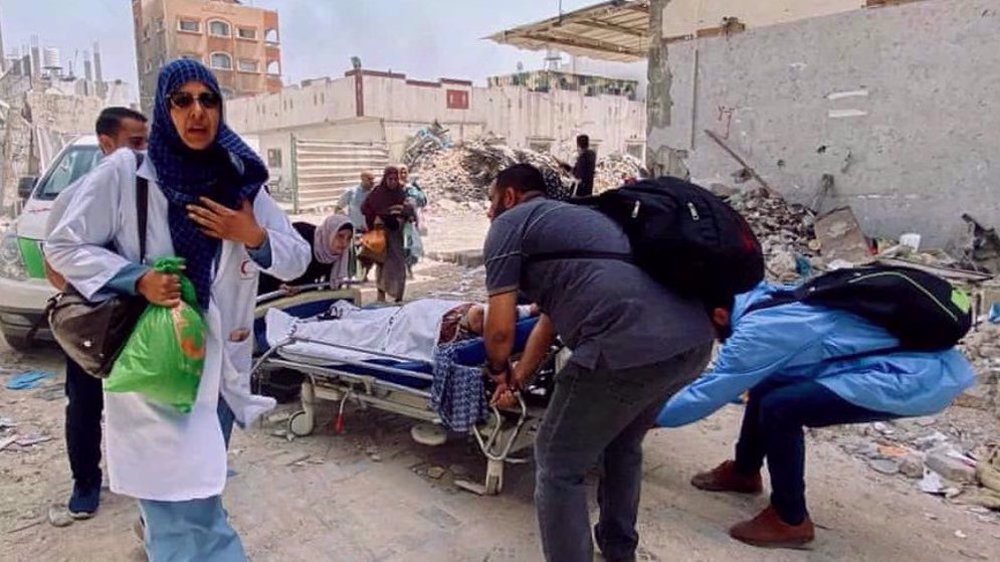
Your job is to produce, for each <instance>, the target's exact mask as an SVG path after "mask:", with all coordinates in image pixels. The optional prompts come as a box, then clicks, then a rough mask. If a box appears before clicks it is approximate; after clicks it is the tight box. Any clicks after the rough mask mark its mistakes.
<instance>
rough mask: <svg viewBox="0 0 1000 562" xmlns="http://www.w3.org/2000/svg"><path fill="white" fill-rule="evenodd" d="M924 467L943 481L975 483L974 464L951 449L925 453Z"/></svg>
mask: <svg viewBox="0 0 1000 562" xmlns="http://www.w3.org/2000/svg"><path fill="white" fill-rule="evenodd" d="M924 465H925V466H926V467H927V468H929V469H930V470H933V471H934V472H936V473H937V474H939V475H941V477H942V478H944V479H945V480H950V481H952V482H959V483H965V484H973V483H975V482H976V467H975V463H974V462H973V461H971V459H968V458H967V457H965V455H963V454H962V453H960V452H958V451H956V450H955V449H954V448H952V447H948V446H945V447H938V448H936V449H934V450H932V451H931V452H929V453H927V458H926V459H924Z"/></svg>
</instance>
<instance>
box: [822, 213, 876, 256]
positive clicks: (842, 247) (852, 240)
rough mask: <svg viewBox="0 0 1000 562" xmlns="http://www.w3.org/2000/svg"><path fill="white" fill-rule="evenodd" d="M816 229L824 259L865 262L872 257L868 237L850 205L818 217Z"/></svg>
mask: <svg viewBox="0 0 1000 562" xmlns="http://www.w3.org/2000/svg"><path fill="white" fill-rule="evenodd" d="M815 230H816V238H817V239H818V240H819V242H820V251H821V252H822V254H823V258H824V259H826V260H831V261H832V260H838V259H840V260H844V261H848V262H851V263H864V262H866V261H868V260H869V259H870V258H871V249H870V248H869V246H868V238H867V237H866V236H865V234H864V231H863V230H861V225H860V224H858V219H857V218H855V216H854V212H853V211H851V208H850V207H841V208H839V209H835V210H833V211H830V212H829V213H826V214H825V215H823V216H821V217H818V218H817V219H816V225H815Z"/></svg>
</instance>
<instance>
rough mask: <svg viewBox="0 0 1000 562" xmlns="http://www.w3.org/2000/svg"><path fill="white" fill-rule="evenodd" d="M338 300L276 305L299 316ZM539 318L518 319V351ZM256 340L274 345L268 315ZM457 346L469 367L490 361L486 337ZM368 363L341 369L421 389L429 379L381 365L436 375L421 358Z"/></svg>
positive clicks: (257, 327) (260, 345)
mask: <svg viewBox="0 0 1000 562" xmlns="http://www.w3.org/2000/svg"><path fill="white" fill-rule="evenodd" d="M334 302H335V301H316V302H309V303H302V304H297V305H293V306H289V307H287V308H286V307H282V306H281V305H280V303H276V304H275V305H274V306H277V307H278V308H279V309H280V310H282V311H283V312H285V313H287V314H290V315H292V316H295V317H296V318H311V317H313V316H317V315H319V314H322V313H324V312H326V311H327V310H328V309H329V308H330V305H332V304H333V303H334ZM536 322H538V318H527V319H524V320H522V321H520V322H518V324H517V337H516V340H515V342H514V349H515V351H521V350H523V349H524V346H525V345H526V344H527V343H528V336H529V335H531V330H532V329H533V328H534V327H535V323H536ZM254 340H255V346H256V349H255V351H256V354H257V355H261V354H263V353H265V352H266V351H267V350H268V349H269V347H270V346H269V345H268V343H267V337H266V325H265V323H264V318H257V319H256V320H255V321H254ZM455 346H456V347H455V352H456V353H455V360H456V363H457V364H459V365H463V366H468V367H476V366H479V365H482V364H483V363H485V362H486V345H485V343H484V342H483V339H482V338H475V339H470V340H465V341H462V342H459V343H458V344H455ZM365 363H370V364H371V365H372V367H370V368H368V367H360V366H355V365H338V366H337V369H339V370H342V371H346V372H348V373H351V374H356V375H363V376H372V377H375V378H377V379H379V380H384V381H386V382H391V383H394V384H398V385H403V386H407V387H409V388H415V389H419V390H426V389H428V388H429V387H430V386H431V384H432V382H431V381H429V380H422V379H416V378H409V377H405V376H403V375H399V374H395V373H387V372H385V371H382V370H380V369H379V366H384V367H392V368H395V369H402V370H406V371H413V372H415V373H424V374H427V375H432V374H433V366H431V365H428V364H426V363H422V362H417V361H394V360H392V359H372V360H370V361H365Z"/></svg>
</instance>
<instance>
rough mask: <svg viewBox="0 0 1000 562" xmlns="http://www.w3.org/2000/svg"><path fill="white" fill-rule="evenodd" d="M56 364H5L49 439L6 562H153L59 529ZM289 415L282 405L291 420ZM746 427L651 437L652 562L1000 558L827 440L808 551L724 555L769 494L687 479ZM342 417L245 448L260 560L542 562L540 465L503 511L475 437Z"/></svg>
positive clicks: (458, 280)
mask: <svg viewBox="0 0 1000 562" xmlns="http://www.w3.org/2000/svg"><path fill="white" fill-rule="evenodd" d="M485 228H486V227H485V222H484V221H483V220H482V218H481V215H472V214H470V215H469V216H467V217H464V218H462V219H460V220H459V219H449V220H443V219H442V220H438V221H432V222H431V233H432V236H431V238H430V240H429V241H428V245H429V246H431V247H432V248H433V249H435V250H439V251H443V250H447V249H468V248H470V245H469V244H470V241H475V240H476V236H479V237H480V238H479V240H481V236H482V233H483V232H485ZM447 232H454V233H455V236H453V237H449V236H447V235H446V234H444V233H447ZM435 233H437V234H435ZM477 233H478V234H477ZM418 275H419V277H420V279H419V280H418V283H416V284H415V285H414V286H413V288H412V291H411V294H410V296H419V295H421V294H426V293H428V292H455V293H470V292H471V293H478V291H479V290H481V289H480V287H481V279H479V280H478V282H477V281H476V280H475V279H473V278H472V277H474V276H476V275H477V274H475V273H472V274H470V273H469V272H466V271H463V270H461V269H459V268H458V267H456V266H450V265H443V264H435V263H429V262H428V263H424V264H421V266H420V270H419V271H418ZM479 277H481V275H479ZM61 361H62V360H61V357H60V354H59V352H58V350H56V349H55V348H43V349H39V350H38V351H35V352H32V353H30V354H27V355H21V354H18V353H15V352H13V351H10V350H8V349H6V348H3V349H2V350H0V418H7V419H9V420H10V421H13V422H15V423H17V424H19V425H18V426H17V428H16V430H17V432H18V433H19V434H21V435H27V434H31V433H41V434H42V435H47V436H51V437H52V438H53V439H52V440H50V441H46V442H42V443H38V444H35V445H32V446H29V447H23V448H22V447H19V446H16V445H14V446H10V447H7V448H6V449H5V450H3V451H2V452H0V553H3V554H2V555H0V558H2V559H3V560H11V561H22V560H24V561H28V560H31V561H73V562H76V561H119V560H121V561H132V560H135V561H139V560H143V559H144V556H143V555H142V551H141V548H140V545H139V543H138V541H137V540H136V539H135V537H134V535H133V534H132V525H133V523H134V522H135V520H136V517H137V510H136V508H135V504H134V502H133V501H132V500H130V499H128V498H124V497H118V496H115V495H112V494H111V493H110V492H106V493H105V495H104V500H103V503H102V506H101V511H100V512H99V514H98V516H97V517H96V518H94V519H93V520H90V521H83V522H76V523H74V524H73V525H71V526H70V527H67V528H55V527H52V526H51V525H49V523H48V521H47V512H48V509H49V505H50V504H52V503H54V502H55V503H59V502H64V501H65V500H66V499H67V497H68V494H69V490H70V487H71V482H70V477H69V468H68V464H67V461H66V452H65V444H64V441H63V439H62V423H63V408H64V405H65V399H64V397H63V394H62V377H63V375H62V366H61ZM26 370H44V371H50V372H53V373H55V374H56V377H55V378H52V379H50V380H48V381H46V382H45V384H44V385H43V386H42V387H41V388H39V389H36V390H26V391H10V390H6V389H4V388H3V386H2V384H3V383H5V382H6V380H8V379H9V377H10V376H12V375H13V374H16V373H20V372H23V371H26ZM294 409H295V405H294V404H287V405H283V406H281V407H280V408H279V412H282V411H292V410H294ZM739 416H740V409H739V408H738V407H735V406H730V407H728V408H726V409H725V410H723V411H722V412H719V413H718V414H717V415H715V416H713V417H712V418H710V419H708V420H705V421H703V422H702V423H699V424H696V425H693V426H689V427H686V428H683V429H680V430H655V431H653V432H652V433H651V434H650V436H649V438H648V439H647V442H646V458H645V467H646V478H645V482H644V484H645V485H644V490H643V500H642V507H641V512H640V524H639V525H640V529H639V530H640V534H641V536H642V559H644V560H662V561H668V560H670V561H673V560H681V561H700V560H704V561H715V560H720V561H723V560H724V561H731V560H747V561H751V560H762V561H764V560H766V561H803V562H805V561H809V562H820V561H827V560H830V561H833V560H837V561H852V562H853V561H862V560H870V561H879V562H882V561H895V560H901V561H907V562H925V561H926V562H938V561H943V560H955V561H958V560H989V559H993V560H996V559H997V558H998V555H997V553H1000V526H998V525H997V524H996V521H997V519H996V518H995V517H992V516H984V515H982V514H977V513H975V512H972V511H970V510H968V509H967V508H965V507H962V506H958V505H954V504H949V503H946V502H945V501H943V500H942V499H940V498H937V497H932V496H928V495H926V494H923V493H921V492H920V491H919V490H917V489H916V487H915V485H914V484H913V482H912V481H907V480H904V479H900V478H899V477H892V476H884V475H881V474H878V473H875V472H873V471H871V470H869V469H868V468H867V467H866V466H865V464H864V463H863V461H861V460H858V459H856V458H854V457H852V456H850V455H848V454H847V453H845V452H843V451H842V450H841V448H840V447H838V446H837V445H836V444H835V443H834V441H833V440H832V439H831V435H832V434H831V433H829V432H826V431H821V432H817V433H816V434H815V435H813V436H811V437H810V441H809V443H810V446H809V459H808V484H809V500H810V508H811V511H812V515H813V518H814V520H815V522H816V523H817V524H818V525H819V526H820V528H819V529H818V530H817V533H818V540H817V541H816V543H815V545H814V546H813V548H812V549H811V550H809V551H763V550H758V549H755V548H752V547H748V546H743V545H741V544H739V543H736V542H734V541H732V540H730V539H729V537H728V536H727V534H726V529H727V528H728V527H729V526H730V525H731V524H733V523H735V522H738V521H740V520H742V519H745V518H748V517H750V516H753V515H755V514H756V513H757V512H758V511H759V510H760V509H762V508H763V507H764V506H765V504H766V497H764V496H762V497H757V498H751V499H747V498H743V497H734V496H729V495H712V494H706V493H703V492H699V491H697V490H695V489H694V488H692V487H691V486H690V485H689V484H688V479H689V478H690V476H691V475H692V474H693V473H694V472H696V471H698V470H701V469H704V468H706V467H711V466H714V465H715V464H716V463H718V462H719V461H721V460H723V459H725V458H728V457H729V456H730V454H731V449H732V445H733V443H734V441H735V437H736V432H737V430H738V426H739ZM332 417H333V411H332V407H331V406H329V405H327V406H326V407H325V409H324V410H323V411H322V415H321V416H320V420H319V426H318V427H319V429H318V430H317V431H316V433H315V434H314V435H312V436H310V437H307V438H299V439H295V440H293V441H289V440H288V439H287V438H286V437H281V436H276V435H275V430H277V429H279V428H280V427H281V424H279V423H273V424H263V425H261V426H258V427H253V428H250V430H249V431H247V432H242V431H236V432H235V433H234V438H233V442H232V446H231V450H230V468H231V477H230V481H229V485H228V487H227V489H226V493H225V499H226V503H227V507H228V509H229V512H230V515H231V517H232V521H233V524H234V526H235V527H236V529H237V530H238V531H239V532H240V533H241V535H242V537H243V540H244V542H245V545H246V547H247V549H248V551H249V554H250V556H251V558H252V559H253V560H255V561H257V562H263V561H281V562H292V561H316V560H331V561H350V562H353V561H359V562H362V561H364V562H367V561H424V560H426V561H475V562H480V561H481V562H486V561H522V560H523V561H533V560H540V558H541V555H540V551H539V546H538V531H537V528H536V524H535V516H534V509H533V505H532V490H533V466H532V465H531V464H527V465H517V466H510V467H508V468H507V472H506V480H505V486H504V491H503V493H502V494H501V495H500V496H497V497H490V498H483V497H478V496H475V495H473V494H471V493H468V492H464V491H460V490H459V489H457V488H456V487H455V486H454V484H453V481H454V479H455V478H456V477H462V476H465V477H473V478H478V477H480V476H481V475H482V473H483V471H484V462H483V461H482V460H481V458H480V457H479V456H478V454H477V451H476V449H475V447H474V445H473V444H472V443H471V441H470V440H469V439H468V438H466V437H462V436H455V437H454V438H453V439H451V440H450V441H449V443H447V444H445V445H443V446H440V447H425V446H422V445H418V444H416V443H414V442H413V441H412V440H411V439H410V436H409V429H410V425H411V424H410V423H409V422H408V420H407V419H405V418H402V417H398V416H392V415H388V414H379V413H375V412H373V411H354V410H349V412H348V415H347V422H346V433H345V434H343V435H336V434H335V433H334V431H333V430H332V428H331V427H330V424H329V421H330V420H331V419H332ZM442 472H443V474H441V473H442ZM435 477H437V478H435ZM592 507H593V506H592ZM592 513H593V512H592ZM991 552H992V553H993V554H990V553H991Z"/></svg>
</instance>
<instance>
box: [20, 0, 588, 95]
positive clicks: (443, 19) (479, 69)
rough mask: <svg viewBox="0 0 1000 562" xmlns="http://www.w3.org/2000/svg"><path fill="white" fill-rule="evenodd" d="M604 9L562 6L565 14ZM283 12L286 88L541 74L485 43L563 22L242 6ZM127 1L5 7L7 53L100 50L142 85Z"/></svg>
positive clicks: (471, 8) (513, 7)
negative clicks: (504, 33) (388, 77)
mask: <svg viewBox="0 0 1000 562" xmlns="http://www.w3.org/2000/svg"><path fill="white" fill-rule="evenodd" d="M597 1H598V0H563V9H564V11H570V10H573V9H577V8H581V7H584V6H587V5H590V4H594V3H596V2H597ZM244 3H245V4H249V5H253V6H258V7H263V8H268V9H273V10H277V11H278V14H279V18H280V25H281V29H280V32H281V42H282V44H281V47H282V66H283V69H282V70H283V79H284V80H285V82H286V83H297V82H299V81H301V80H302V79H304V78H313V77H319V76H342V75H343V73H344V71H346V70H348V69H349V68H350V57H351V56H358V57H360V58H361V61H362V64H363V65H364V67H365V68H369V69H377V70H390V69H391V70H393V71H396V72H403V73H405V74H407V75H408V76H411V77H413V78H417V79H436V78H440V77H448V78H467V79H472V80H475V81H476V82H477V83H478V82H482V81H483V79H484V78H485V77H487V76H490V75H493V74H503V73H509V72H514V71H515V70H516V65H517V63H518V62H519V61H521V62H524V66H525V68H528V69H533V68H538V67H540V66H541V65H542V62H543V59H544V54H543V53H538V52H530V51H520V50H518V49H515V48H513V47H507V46H501V45H497V44H495V43H493V42H491V41H483V40H481V39H482V38H483V37H485V36H487V35H489V34H491V33H493V32H496V31H501V30H503V29H506V28H508V27H512V26H515V25H519V24H523V23H528V22H532V21H537V20H539V19H543V18H546V17H551V16H553V15H556V14H557V13H558V6H559V2H558V0H503V1H501V0H425V1H417V0H245V1H244ZM131 12H132V8H131V1H130V0H0V23H2V26H3V41H4V47H5V48H6V49H7V50H8V51H10V50H12V49H13V48H14V47H20V46H22V45H27V44H28V40H29V38H30V36H31V35H32V34H37V35H38V36H39V37H40V40H41V44H42V46H43V47H44V46H53V47H58V48H59V49H60V52H61V56H62V59H63V66H64V67H65V66H66V65H67V61H69V60H72V59H73V56H74V51H76V50H79V51H80V54H81V59H80V61H79V62H77V63H76V64H75V65H74V67H75V69H76V73H77V74H78V75H82V74H83V64H82V54H83V50H84V49H90V48H91V45H92V44H93V42H94V41H100V43H101V55H102V60H103V66H104V76H105V79H114V78H121V79H123V80H125V81H126V82H129V83H131V84H133V90H134V84H135V82H136V69H135V43H134V39H133V30H132V13H131Z"/></svg>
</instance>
